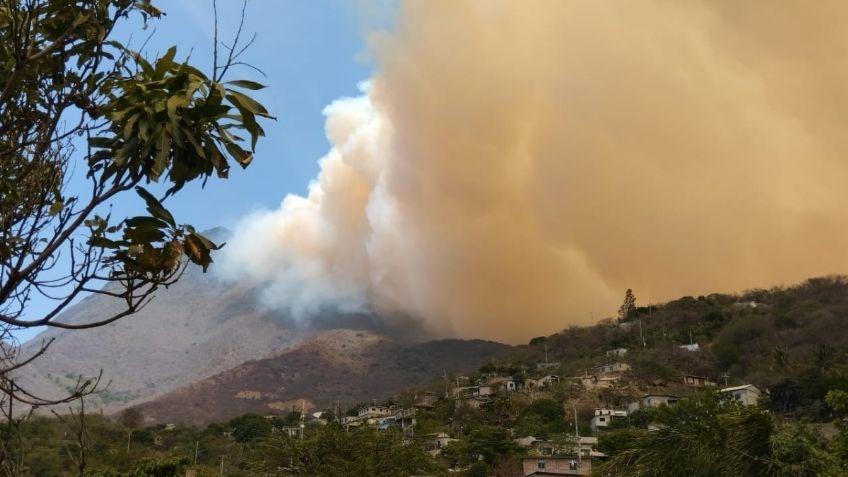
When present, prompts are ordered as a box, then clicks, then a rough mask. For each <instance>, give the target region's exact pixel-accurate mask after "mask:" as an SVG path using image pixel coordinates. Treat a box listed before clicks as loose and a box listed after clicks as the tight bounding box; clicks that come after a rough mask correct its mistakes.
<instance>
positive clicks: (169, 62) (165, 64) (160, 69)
mask: <svg viewBox="0 0 848 477" xmlns="http://www.w3.org/2000/svg"><path fill="white" fill-rule="evenodd" d="M176 54H177V47H176V46H172V47H170V48H168V51H167V52H165V55H164V56H162V58H159V60H158V61H157V62H156V78H157V79H159V78H162V76H163V75H164V74H165V72H166V71H168V70H169V69H170V68H171V67H172V66H173V65H174V56H176Z"/></svg>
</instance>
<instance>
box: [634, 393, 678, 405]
mask: <svg viewBox="0 0 848 477" xmlns="http://www.w3.org/2000/svg"><path fill="white" fill-rule="evenodd" d="M677 401H680V398H679V397H677V396H672V395H669V394H645V395H644V396H642V407H660V406H671V405H672V404H676V403H677Z"/></svg>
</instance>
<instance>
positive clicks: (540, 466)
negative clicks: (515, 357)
mask: <svg viewBox="0 0 848 477" xmlns="http://www.w3.org/2000/svg"><path fill="white" fill-rule="evenodd" d="M681 348H684V349H686V350H688V351H698V348H697V344H695V343H692V344H690V345H683V346H681ZM626 354H627V349H626V348H617V349H613V350H610V351H608V352H607V358H608V360H607V362H606V363H604V364H602V365H600V366H597V367H595V368H594V369H591V370H587V371H586V372H585V374H584V375H583V376H578V377H575V378H569V379H575V380H577V381H578V382H580V383H581V384H582V385H583V386H584V387H585V388H586V389H603V388H607V387H611V386H613V385H614V384H615V382H616V381H618V380H619V379H622V378H623V376H624V375H625V373H627V372H629V371H631V367H630V365H629V364H627V363H625V362H623V361H621V360H620V358H621V357H623V356H625V355H626ZM559 367H560V363H556V362H550V363H549V362H547V361H546V362H544V363H538V364H537V366H536V369H535V373H531V375H532V376H534V377H529V376H527V375H526V374H527V373H526V370H525V373H524V374H525V375H523V376H510V375H506V374H499V373H490V374H486V375H483V376H482V377H481V378H480V379H478V380H476V381H475V382H473V383H472V382H471V379H469V378H467V377H463V376H459V377H456V378H455V381H454V382H453V383H452V384H453V386H449V385H448V382H446V383H445V384H446V385H445V390H444V396H442V395H437V394H436V393H434V392H426V393H423V394H421V395H419V396H417V398H416V401H415V403H414V404H413V405H412V406H410V407H400V406H382V405H377V404H373V405H367V406H362V407H360V408H359V409H358V410H357V413H356V415H352V416H345V417H341V418H340V419H339V422H340V423H341V424H342V425H343V426H345V427H347V428H348V429H350V428H354V427H358V426H372V427H375V428H378V429H389V428H399V429H401V430H403V433H404V435H405V436H407V437H408V438H413V437H414V438H415V441H416V442H418V443H420V444H421V445H423V446H424V448H425V449H426V450H427V451H429V452H430V453H431V455H433V456H437V455H439V454H440V453H441V451H442V450H443V449H444V448H445V446H448V445H449V444H450V443H451V442H454V441H456V440H457V439H455V438H452V437H451V436H450V435H449V434H447V433H444V432H439V433H434V434H429V435H423V436H415V435H414V429H415V425H416V415H417V414H418V413H419V412H421V411H422V410H427V409H432V408H433V407H435V405H436V403H437V400H438V399H440V398H442V397H445V398H449V399H453V400H455V401H456V402H457V403H464V404H466V405H468V406H471V407H473V408H481V407H484V406H485V405H487V404H488V403H491V402H493V401H494V399H495V398H496V397H497V396H499V395H503V394H508V393H524V394H526V395H530V396H533V395H534V393H536V392H537V391H545V390H547V388H550V387H551V386H552V385H553V384H554V383H557V382H559V381H560V380H561V378H560V377H559V376H557V375H556V374H551V371H554V372H555V370H556V369H558V368H559ZM682 384H683V387H691V388H706V387H711V386H716V384H715V383H714V382H712V381H710V380H709V379H707V378H706V377H704V376H698V375H684V376H682ZM719 392H720V393H722V394H726V395H728V396H729V397H730V398H731V399H734V400H736V401H738V402H740V403H741V404H744V405H755V404H757V403H758V402H759V400H760V398H761V397H762V393H761V392H760V390H759V389H757V388H756V387H755V386H753V385H750V384H748V385H744V386H735V387H725V388H723V389H720V390H719ZM680 399H681V397H680V396H677V395H672V394H661V393H655V394H645V395H643V396H642V397H641V398H640V399H638V400H636V401H633V402H631V403H630V404H629V405H628V406H626V408H622V409H610V408H597V409H595V410H594V413H593V416H592V418H591V421H590V427H591V429H592V431H593V432H594V433H599V432H603V431H604V430H605V429H607V428H609V427H610V426H611V425H612V423H613V422H614V421H616V420H619V419H623V418H626V417H627V416H628V415H630V414H631V413H633V412H635V411H637V410H639V409H643V408H656V407H660V406H673V405H675V403H677V402H678V401H679V400H680ZM318 414H320V413H318ZM314 417H315V418H317V419H319V420H320V417H321V416H314ZM303 428H304V426H303V425H302V423H301V425H300V426H299V427H293V428H290V429H285V430H284V432H288V433H289V434H290V435H297V433H298V432H300V433H302V432H303ZM650 429H651V427H650V426H649V430H650ZM515 443H516V445H517V446H519V447H521V448H523V449H525V457H524V458H523V459H522V472H523V473H522V475H523V476H524V477H530V476H539V477H541V476H556V475H590V474H591V473H592V462H593V460H597V459H599V458H604V457H606V456H605V455H604V454H603V453H601V452H598V451H597V450H596V449H595V447H596V446H597V443H598V440H597V437H581V436H573V437H571V438H564V439H563V438H560V439H557V440H555V441H549V440H544V439H537V438H535V437H533V436H525V437H518V438H516V439H515Z"/></svg>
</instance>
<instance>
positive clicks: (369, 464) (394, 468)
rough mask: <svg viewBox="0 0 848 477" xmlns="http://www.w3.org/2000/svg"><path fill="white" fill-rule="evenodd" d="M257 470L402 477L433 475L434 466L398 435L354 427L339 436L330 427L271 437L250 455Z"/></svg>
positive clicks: (337, 428)
mask: <svg viewBox="0 0 848 477" xmlns="http://www.w3.org/2000/svg"><path fill="white" fill-rule="evenodd" d="M256 460H257V467H258V469H257V470H265V471H269V472H274V474H273V475H289V476H313V475H320V476H324V477H346V476H350V475H379V476H385V477H408V476H410V475H422V474H432V473H437V472H438V471H439V470H440V466H439V465H438V464H437V463H436V461H435V460H433V459H432V458H431V457H430V456H429V455H428V454H427V453H426V452H424V451H423V450H421V449H420V448H419V447H418V446H412V445H406V444H405V443H404V442H403V439H402V436H401V435H400V433H396V432H393V431H392V430H389V431H378V430H375V429H372V428H360V429H355V430H351V431H350V432H345V430H344V429H343V428H341V427H340V426H338V425H335V424H328V425H326V426H316V427H313V428H310V429H307V432H306V434H305V436H304V439H303V440H300V439H298V438H291V437H288V436H285V435H280V434H275V435H274V436H273V437H271V438H270V439H268V440H266V441H265V442H263V443H262V444H261V445H260V446H259V448H258V449H257V452H256Z"/></svg>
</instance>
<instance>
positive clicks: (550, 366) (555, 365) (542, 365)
mask: <svg viewBox="0 0 848 477" xmlns="http://www.w3.org/2000/svg"><path fill="white" fill-rule="evenodd" d="M555 368H559V361H555V362H552V363H549V362H547V361H546V362H544V363H536V371H544V370H546V369H555Z"/></svg>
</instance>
